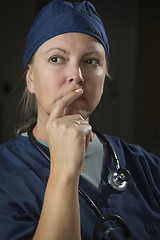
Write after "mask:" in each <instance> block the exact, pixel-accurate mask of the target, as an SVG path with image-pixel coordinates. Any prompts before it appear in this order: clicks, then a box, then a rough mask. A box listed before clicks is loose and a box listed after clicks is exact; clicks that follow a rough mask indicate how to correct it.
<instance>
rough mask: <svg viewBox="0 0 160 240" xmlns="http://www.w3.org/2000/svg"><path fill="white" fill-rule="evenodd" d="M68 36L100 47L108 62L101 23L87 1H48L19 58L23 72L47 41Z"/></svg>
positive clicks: (37, 18) (107, 50)
mask: <svg viewBox="0 0 160 240" xmlns="http://www.w3.org/2000/svg"><path fill="white" fill-rule="evenodd" d="M68 32H80V33H86V34H89V35H91V36H93V37H95V38H96V39H98V40H99V42H100V43H101V44H102V45H103V47H104V48H105V51H106V54H107V57H108V60H109V45H108V39H107V36H106V33H105V29H104V26H103V23H102V21H101V19H100V17H99V15H98V14H97V12H96V9H95V8H94V6H93V5H92V4H91V3H90V2H89V1H83V2H74V3H71V2H63V1H62V0H52V1H51V2H50V3H48V4H47V5H46V6H44V7H43V8H42V9H41V11H40V12H39V14H38V15H37V17H36V18H35V20H34V22H33V25H32V26H31V29H30V31H29V34H28V38H27V42H26V47H25V51H24V56H23V64H24V69H25V70H26V67H27V64H28V62H29V60H30V58H31V57H32V55H33V54H34V53H35V51H36V50H37V49H38V48H39V47H40V46H41V45H42V44H43V43H44V42H45V41H47V40H49V39H50V38H52V37H55V36H57V35H60V34H63V33H68Z"/></svg>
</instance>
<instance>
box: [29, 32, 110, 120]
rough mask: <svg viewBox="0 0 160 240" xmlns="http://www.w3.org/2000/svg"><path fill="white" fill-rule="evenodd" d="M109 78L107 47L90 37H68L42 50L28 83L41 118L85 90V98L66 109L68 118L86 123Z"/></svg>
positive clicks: (30, 69) (61, 36) (30, 72)
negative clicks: (76, 117)
mask: <svg viewBox="0 0 160 240" xmlns="http://www.w3.org/2000/svg"><path fill="white" fill-rule="evenodd" d="M105 74H106V59H105V50H104V48H103V46H102V45H101V44H100V43H99V42H98V41H97V40H96V39H95V38H93V37H91V36H89V35H87V34H83V33H66V34H61V35H58V36H56V37H54V38H52V39H50V40H48V41H46V42H45V43H43V44H42V45H41V46H40V47H39V49H38V50H37V52H36V53H35V55H34V58H33V62H32V64H30V65H29V69H28V71H27V74H26V80H27V85H28V89H29V91H30V92H31V93H34V94H35V96H36V99H37V107H38V116H41V117H44V118H47V117H48V116H49V115H50V112H51V111H52V109H53V107H54V103H55V102H56V101H57V100H58V99H60V98H62V97H63V96H65V95H66V94H69V93H70V92H71V91H74V90H76V89H78V88H82V89H83V94H82V96H81V97H79V98H78V99H77V100H76V101H74V102H73V103H72V104H71V105H70V106H69V107H67V108H66V109H65V112H64V115H69V114H81V115H82V116H83V117H84V118H85V119H86V118H87V117H88V116H89V115H90V114H91V113H92V112H93V110H94V109H95V107H96V106H97V104H98V103H99V101H100V98H101V95H102V92H103V85H104V79H105Z"/></svg>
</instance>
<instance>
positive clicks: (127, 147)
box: [104, 134, 160, 162]
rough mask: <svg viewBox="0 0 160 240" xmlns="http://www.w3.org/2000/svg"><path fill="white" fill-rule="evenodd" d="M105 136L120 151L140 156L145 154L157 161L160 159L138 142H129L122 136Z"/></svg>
mask: <svg viewBox="0 0 160 240" xmlns="http://www.w3.org/2000/svg"><path fill="white" fill-rule="evenodd" d="M104 136H105V137H106V138H107V139H108V140H109V142H110V144H111V145H112V146H113V147H114V148H115V149H116V150H117V152H118V153H120V154H123V155H126V154H127V155H128V156H132V157H138V156H139V157H140V156H144V157H146V158H154V159H155V160H156V161H158V162H159V161H160V158H159V157H157V156H155V155H154V154H152V153H150V152H148V151H147V150H145V149H144V148H143V147H141V146H139V145H137V144H132V143H127V142H126V141H124V140H123V139H121V138H120V137H116V136H109V135H106V134H104Z"/></svg>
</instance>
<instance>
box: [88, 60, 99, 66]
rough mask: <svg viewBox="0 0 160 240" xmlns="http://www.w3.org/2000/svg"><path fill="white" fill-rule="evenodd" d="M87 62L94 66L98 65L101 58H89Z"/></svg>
mask: <svg viewBox="0 0 160 240" xmlns="http://www.w3.org/2000/svg"><path fill="white" fill-rule="evenodd" d="M85 63H87V64H90V65H94V66H98V65H99V60H98V59H87V60H85Z"/></svg>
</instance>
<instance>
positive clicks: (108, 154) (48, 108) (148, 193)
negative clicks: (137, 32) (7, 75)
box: [0, 0, 160, 240]
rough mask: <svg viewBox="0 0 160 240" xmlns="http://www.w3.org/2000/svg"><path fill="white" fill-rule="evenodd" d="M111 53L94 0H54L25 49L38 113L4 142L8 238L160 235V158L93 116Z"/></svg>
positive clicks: (0, 208) (4, 229)
mask: <svg viewBox="0 0 160 240" xmlns="http://www.w3.org/2000/svg"><path fill="white" fill-rule="evenodd" d="M108 62H109V47H108V41H107V37H106V34H105V31H104V27H103V24H102V22H101V20H100V18H99V16H98V15H97V13H96V10H95V9H94V7H93V5H92V4H91V3H89V2H82V3H74V4H71V3H69V2H62V1H61V0H53V1H52V2H50V3H49V4H48V5H46V6H45V7H44V8H43V9H42V10H41V12H40V13H39V15H38V16H37V17H36V19H35V21H34V23H33V25H32V28H31V30H30V33H29V35H28V40H27V44H26V48H25V52H24V69H25V71H26V83H27V91H28V92H29V93H28V95H29V96H30V97H31V98H32V100H33V99H34V100H35V105H34V109H35V111H34V117H36V122H35V119H34V120H33V119H30V120H31V121H30V122H33V124H32V125H31V127H29V132H28V134H29V137H28V134H26V133H24V131H23V133H22V134H19V135H18V136H17V137H16V138H15V139H13V140H11V141H9V142H7V143H4V144H2V145H1V147H0V150H1V154H0V166H1V167H0V233H1V239H2V240H8V239H9V240H12V239H14V240H15V239H23V240H24V239H34V240H36V239H38V240H41V239H43V240H44V239H45V240H49V239H52V240H61V239H69V240H72V239H73V240H79V239H83V240H90V239H126V238H127V239H131V237H132V239H146V240H147V239H159V237H160V232H159V226H160V220H159V219H160V209H159V199H160V191H159V188H158V183H159V178H158V177H159V172H160V171H159V168H158V166H159V165H160V161H159V159H158V158H156V157H155V156H153V155H151V154H149V153H147V152H145V151H144V150H143V149H141V148H140V147H138V146H135V145H128V144H126V143H124V142H123V141H122V140H121V139H119V138H116V137H109V136H106V137H105V138H106V139H108V140H106V139H105V138H104V137H100V136H97V134H96V133H95V131H94V130H92V127H91V126H90V124H89V116H90V114H91V113H92V112H93V111H94V109H95V108H96V106H97V104H98V103H99V101H100V98H101V95H102V93H103V85H104V79H105V76H106V75H108ZM31 98H29V99H30V101H31ZM32 134H33V136H32ZM37 140H38V141H37ZM104 141H105V142H106V141H107V143H108V141H109V143H110V144H111V145H110V144H109V145H108V144H107V146H106V143H105V142H104ZM108 146H109V147H108ZM111 146H113V147H114V151H112V148H111ZM116 154H117V155H118V158H119V161H120V165H121V167H122V168H120V166H119V162H118V161H117V159H116ZM113 155H114V157H115V160H116V169H117V172H118V175H117V172H116V173H115V172H114V173H113V174H112V172H113V171H114V169H115V164H114V159H113ZM125 168H127V169H128V170H129V171H130V172H131V179H130V180H129V178H130V174H129V171H128V170H126V169H125ZM108 176H109V177H108ZM117 179H118V181H117ZM108 180H109V181H108ZM115 180H116V181H115ZM127 182H128V185H127ZM78 187H80V188H81V189H82V191H81V194H80V195H79V190H78ZM124 190H125V191H124ZM83 191H84V192H85V193H86V194H87V195H88V196H89V197H90V198H91V199H92V200H93V202H94V203H95V204H96V206H97V207H98V209H99V211H100V213H98V214H99V219H100V221H98V217H97V215H98V214H97V215H96V213H97V212H96V211H95V208H94V209H92V208H93V204H92V207H90V205H91V203H90V201H89V203H88V199H86V194H85V193H84V192H83ZM84 195H85V196H84ZM101 214H102V215H103V216H105V215H107V217H106V220H107V221H106V222H105V223H103V216H101ZM115 215H116V216H115ZM117 215H119V216H120V217H119V216H117ZM121 217H122V218H121ZM108 218H109V219H108ZM97 222H98V224H97ZM125 222H127V224H126V223H125ZM100 223H102V226H100ZM130 233H131V236H130Z"/></svg>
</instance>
